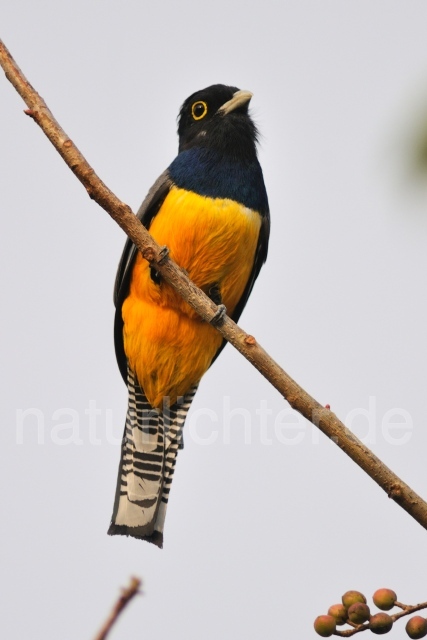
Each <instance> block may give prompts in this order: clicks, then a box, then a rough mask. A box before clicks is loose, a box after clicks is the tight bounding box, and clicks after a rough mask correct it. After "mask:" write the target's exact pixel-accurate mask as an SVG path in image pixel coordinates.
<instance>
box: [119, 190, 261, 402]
mask: <svg viewBox="0 0 427 640" xmlns="http://www.w3.org/2000/svg"><path fill="white" fill-rule="evenodd" d="M260 226H261V218H260V216H259V214H258V213H257V212H256V211H252V210H251V209H247V208H246V207H244V206H243V205H241V204H238V203H236V202H234V201H232V200H227V199H219V198H215V199H214V198H205V197H203V196H199V195H197V194H195V193H192V192H188V191H185V190H183V189H178V188H176V187H173V188H172V189H171V191H170V192H169V194H168V195H167V197H166V199H165V201H164V203H163V205H162V207H161V208H160V211H159V212H158V214H157V215H156V216H155V218H154V220H153V222H152V224H151V227H150V233H151V234H152V235H153V237H154V238H155V239H156V240H157V242H158V243H159V244H160V245H166V246H167V247H168V248H169V251H170V256H171V258H172V259H173V260H174V261H175V262H176V263H177V264H179V265H180V266H181V267H182V268H183V269H185V270H186V271H187V272H188V275H189V277H190V279H191V280H193V282H194V283H195V284H197V286H199V287H200V288H202V289H204V290H205V291H206V292H207V291H208V289H209V288H210V286H212V285H213V284H217V285H219V288H220V292H221V296H222V301H223V303H224V304H225V306H226V307H227V311H228V313H229V314H231V313H232V312H233V310H234V308H235V307H236V305H237V303H238V301H239V300H240V297H241V295H242V293H243V291H244V289H245V286H246V284H247V281H248V278H249V275H250V273H251V270H252V265H253V262H254V256H255V251H256V247H257V243H258V236H259V231H260ZM122 313H123V320H124V348H125V353H126V356H127V358H128V361H129V365H130V367H131V368H132V370H133V371H134V372H135V373H136V376H137V378H138V381H139V383H140V385H141V387H142V388H143V390H144V393H145V395H146V396H147V399H148V400H149V402H150V403H151V405H152V406H153V407H159V408H160V407H161V406H162V404H163V402H164V398H168V399H167V400H166V402H169V403H170V404H171V405H172V404H173V403H174V402H176V399H177V397H178V396H182V395H185V393H186V392H187V391H188V390H189V389H190V388H191V387H192V386H193V385H194V384H195V383H196V382H198V381H199V380H200V378H201V377H202V375H203V374H204V373H205V371H206V370H207V369H208V368H209V365H210V363H211V361H212V358H213V357H214V355H215V353H216V352H217V350H218V348H219V347H220V345H221V342H222V337H221V336H220V334H219V333H218V332H217V331H216V330H215V329H214V328H213V327H211V326H210V325H209V324H207V323H205V322H203V321H202V320H201V318H200V317H199V316H198V314H197V313H196V312H195V311H194V310H193V309H192V308H191V307H190V306H189V305H188V304H187V303H186V302H185V301H184V300H183V299H182V298H181V297H180V296H179V295H178V294H177V293H176V292H175V291H174V290H173V288H172V287H171V286H170V285H168V284H167V283H165V282H163V281H162V282H161V283H160V285H157V284H155V282H154V281H153V280H152V278H151V276H150V269H149V265H148V263H147V262H146V261H145V260H144V259H143V258H142V257H141V255H140V254H138V257H137V259H136V262H135V266H134V269H133V273H132V279H131V285H130V292H129V296H128V297H127V298H126V300H125V302H124V304H123V308H122Z"/></svg>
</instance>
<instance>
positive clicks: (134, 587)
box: [95, 578, 141, 640]
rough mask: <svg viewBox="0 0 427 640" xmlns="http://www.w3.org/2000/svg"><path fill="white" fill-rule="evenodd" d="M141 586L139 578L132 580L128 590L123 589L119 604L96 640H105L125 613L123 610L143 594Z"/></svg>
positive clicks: (116, 604)
mask: <svg viewBox="0 0 427 640" xmlns="http://www.w3.org/2000/svg"><path fill="white" fill-rule="evenodd" d="M140 586H141V580H140V579H139V578H131V579H130V583H129V586H128V587H126V589H122V593H121V594H120V596H119V598H118V600H117V602H116V603H115V605H114V607H113V609H112V611H111V613H110V615H109V616H108V618H107V619H106V621H105V622H104V624H103V625H102V629H100V630H99V632H98V634H97V636H96V638H95V640H105V638H106V637H107V636H108V634H109V633H110V631H111V628H112V626H113V624H114V623H115V622H116V620H117V618H118V617H119V615H120V614H121V612H122V611H123V609H124V608H125V607H126V606H127V605H128V604H129V602H130V601H131V600H132V599H133V598H134V597H135V596H136V595H137V594H138V593H141V591H140V590H139V587H140Z"/></svg>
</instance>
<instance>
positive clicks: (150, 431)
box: [108, 369, 197, 547]
mask: <svg viewBox="0 0 427 640" xmlns="http://www.w3.org/2000/svg"><path fill="white" fill-rule="evenodd" d="M196 389H197V385H195V386H194V387H192V389H190V391H189V392H188V393H187V394H186V395H185V396H184V397H183V398H179V399H178V401H177V402H176V403H175V404H174V405H173V406H172V407H168V406H165V407H163V411H160V410H158V409H153V408H152V407H151V405H150V403H149V402H148V400H147V398H146V397H145V395H144V392H143V391H142V389H141V387H140V386H139V384H138V382H137V380H136V379H135V376H134V374H133V372H132V371H131V370H130V369H128V390H129V404H128V411H127V415H126V425H125V435H124V438H123V444H122V454H121V460H120V466H119V475H118V479H117V489H116V499H115V503H114V510H113V516H112V519H111V524H110V528H109V530H108V533H109V534H110V535H126V536H133V537H135V538H142V539H145V540H147V541H149V542H153V543H154V544H156V545H157V546H159V547H162V546H163V526H164V521H165V516H166V507H167V503H168V498H169V492H170V488H171V484H172V479H173V472H174V469H175V463H176V458H177V455H178V449H180V448H182V428H183V426H184V422H185V417H186V415H187V412H188V409H189V408H190V405H191V402H192V400H193V398H194V394H195V393H196Z"/></svg>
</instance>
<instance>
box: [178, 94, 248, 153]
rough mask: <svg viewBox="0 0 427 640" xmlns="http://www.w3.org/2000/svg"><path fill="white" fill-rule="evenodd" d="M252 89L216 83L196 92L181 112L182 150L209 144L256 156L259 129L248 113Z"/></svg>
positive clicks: (210, 146)
mask: <svg viewBox="0 0 427 640" xmlns="http://www.w3.org/2000/svg"><path fill="white" fill-rule="evenodd" d="M251 97H252V94H251V93H250V92H249V91H240V90H239V89H238V88H237V87H227V86H226V85H224V84H214V85H212V86H210V87H207V88H206V89H202V90H201V91H197V92H196V93H193V95H191V96H190V97H189V98H187V100H186V101H185V102H184V104H183V105H182V107H181V111H180V112H179V116H178V135H179V151H180V152H181V151H185V150H187V149H191V148H192V147H208V148H212V149H215V150H216V151H218V152H219V153H223V154H225V155H229V156H234V157H236V156H238V157H239V158H246V159H247V160H250V159H252V158H253V157H254V156H256V147H255V144H256V140H257V130H256V127H255V125H254V123H253V121H252V120H251V118H250V116H249V114H248V105H249V101H250V99H251Z"/></svg>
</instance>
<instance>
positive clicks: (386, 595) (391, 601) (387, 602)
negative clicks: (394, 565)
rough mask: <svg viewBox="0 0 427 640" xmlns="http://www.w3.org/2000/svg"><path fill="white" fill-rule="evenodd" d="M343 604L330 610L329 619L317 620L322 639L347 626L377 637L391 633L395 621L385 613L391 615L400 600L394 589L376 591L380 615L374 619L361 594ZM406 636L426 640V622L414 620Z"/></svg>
mask: <svg viewBox="0 0 427 640" xmlns="http://www.w3.org/2000/svg"><path fill="white" fill-rule="evenodd" d="M341 600H342V603H340V604H333V605H332V606H330V607H329V609H328V614H327V615H323V616H318V617H317V618H316V620H315V621H314V629H315V631H316V633H318V634H319V636H322V637H323V638H328V637H329V636H331V635H332V634H333V633H335V631H336V628H337V626H341V625H344V624H347V625H350V626H352V627H354V628H356V627H359V626H360V625H364V628H365V629H370V631H372V633H375V634H377V635H382V634H383V633H388V632H389V631H390V629H391V628H392V626H393V622H394V619H393V617H392V616H391V615H389V614H388V613H384V611H390V609H392V608H393V607H394V606H395V604H396V602H397V596H396V594H395V592H394V591H392V590H391V589H378V590H377V591H375V593H374V595H373V596H372V600H373V601H374V604H375V605H376V606H377V607H378V609H380V610H381V612H380V613H375V614H373V615H371V611H370V609H369V607H368V605H367V604H366V598H365V596H364V595H363V593H360V591H347V592H346V593H345V594H344V595H343V596H342V598H341ZM406 633H407V634H408V636H409V637H410V638H424V637H425V636H427V620H426V619H425V618H422V617H421V616H414V617H413V618H411V619H410V620H409V621H408V623H407V624H406Z"/></svg>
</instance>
